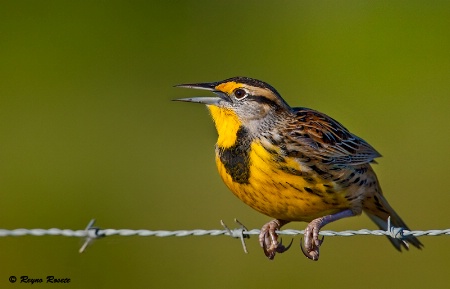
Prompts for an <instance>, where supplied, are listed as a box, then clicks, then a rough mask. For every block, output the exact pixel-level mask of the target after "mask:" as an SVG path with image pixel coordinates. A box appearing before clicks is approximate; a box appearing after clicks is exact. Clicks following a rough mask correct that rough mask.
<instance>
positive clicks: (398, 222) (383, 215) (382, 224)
mask: <svg viewBox="0 0 450 289" xmlns="http://www.w3.org/2000/svg"><path fill="white" fill-rule="evenodd" d="M372 200H373V202H370V203H369V204H368V203H365V204H364V212H366V214H367V215H368V216H369V218H370V219H371V220H372V221H373V222H374V223H375V224H377V226H378V228H380V229H381V230H387V229H388V228H387V225H388V222H387V220H388V218H389V217H391V226H394V227H400V228H403V229H406V230H410V229H409V228H408V226H407V225H406V224H405V222H403V220H402V219H401V218H400V216H399V215H398V214H397V213H396V212H395V211H394V209H393V208H392V207H391V206H390V205H389V203H388V202H387V200H386V199H385V198H384V197H383V196H382V195H381V194H378V193H376V194H375V195H374V196H373V199H371V201H372ZM388 239H389V241H390V242H391V243H392V245H394V247H395V248H396V249H397V250H399V251H401V250H402V247H403V248H405V249H406V250H408V249H409V244H412V245H413V246H414V247H416V248H417V249H422V247H423V244H422V243H421V242H420V241H419V239H417V238H416V237H415V236H412V235H410V236H406V237H405V238H404V239H402V240H400V239H395V238H392V237H389V236H388Z"/></svg>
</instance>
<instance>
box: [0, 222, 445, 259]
mask: <svg viewBox="0 0 450 289" xmlns="http://www.w3.org/2000/svg"><path fill="white" fill-rule="evenodd" d="M220 222H221V224H222V226H223V227H224V229H222V230H219V229H213V230H203V229H194V230H172V231H170V230H147V229H138V230H133V229H100V228H97V227H94V224H95V219H92V220H91V221H90V222H89V224H88V225H87V227H86V228H85V229H84V230H72V229H58V228H50V229H12V230H7V229H0V237H21V236H27V235H31V236H38V237H40V236H65V237H78V238H85V239H86V240H85V242H84V244H83V245H82V246H81V248H80V250H79V252H80V253H82V252H84V251H85V250H86V248H87V247H88V246H89V245H90V244H91V243H92V242H93V241H94V240H96V239H100V238H104V237H108V236H115V235H117V236H123V237H128V236H140V237H153V236H154V237H187V236H220V235H227V236H231V237H233V238H239V239H241V241H242V246H243V248H244V251H245V252H246V253H247V248H246V245H245V242H244V239H246V238H250V235H259V233H260V230H259V229H252V230H248V229H247V228H246V227H245V226H244V225H243V224H242V223H241V222H239V221H238V220H237V219H235V222H236V223H237V224H238V225H239V227H238V228H236V229H229V228H228V227H227V226H226V225H225V223H224V222H223V221H220ZM387 227H388V228H387V230H386V231H385V230H368V229H361V230H345V231H339V232H336V231H329V230H323V231H320V232H319V235H322V236H327V237H332V236H341V237H351V236H356V235H373V236H390V237H392V238H396V239H404V238H406V237H407V236H410V235H412V236H416V237H420V236H442V235H447V236H450V229H442V230H439V229H438V230H415V231H410V230H405V229H403V228H399V227H393V226H391V224H390V219H388V225H387ZM303 233H304V231H303V230H292V229H286V230H280V231H277V234H278V235H290V236H295V235H303Z"/></svg>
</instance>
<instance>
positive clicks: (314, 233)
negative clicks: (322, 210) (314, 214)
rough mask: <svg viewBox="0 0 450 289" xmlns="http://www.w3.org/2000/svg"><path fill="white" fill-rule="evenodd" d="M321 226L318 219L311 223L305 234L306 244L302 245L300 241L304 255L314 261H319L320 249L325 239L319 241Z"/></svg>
mask: <svg viewBox="0 0 450 289" xmlns="http://www.w3.org/2000/svg"><path fill="white" fill-rule="evenodd" d="M320 224H321V222H320V219H316V220H314V221H312V222H311V223H309V224H308V226H307V227H306V229H305V233H304V238H305V241H304V244H302V240H300V248H301V249H302V252H303V254H304V255H305V256H306V257H307V258H308V259H310V260H313V261H317V260H319V248H320V245H322V243H323V239H324V238H325V237H322V239H319V230H320V228H321V226H320Z"/></svg>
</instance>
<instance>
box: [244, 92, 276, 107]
mask: <svg viewBox="0 0 450 289" xmlns="http://www.w3.org/2000/svg"><path fill="white" fill-rule="evenodd" d="M247 99H248V100H253V101H255V102H257V103H265V104H268V105H270V106H272V107H276V106H278V104H277V103H276V102H275V101H273V100H271V99H268V98H267V97H265V96H262V95H248V96H247Z"/></svg>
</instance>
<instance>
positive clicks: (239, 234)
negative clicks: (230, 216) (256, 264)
mask: <svg viewBox="0 0 450 289" xmlns="http://www.w3.org/2000/svg"><path fill="white" fill-rule="evenodd" d="M234 222H235V223H237V224H239V225H240V228H236V229H234V230H230V228H228V226H227V225H225V223H224V221H223V220H220V224H221V225H222V227H224V229H225V231H227V234H228V235H229V236H231V237H233V238H239V239H241V244H242V248H243V249H244V252H245V254H248V250H247V245H246V244H245V240H244V239H250V235H248V234H247V231H248V230H247V228H246V227H245V226H244V224H242V223H241V222H240V221H239V220H238V219H236V218H235V219H234Z"/></svg>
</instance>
